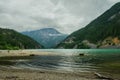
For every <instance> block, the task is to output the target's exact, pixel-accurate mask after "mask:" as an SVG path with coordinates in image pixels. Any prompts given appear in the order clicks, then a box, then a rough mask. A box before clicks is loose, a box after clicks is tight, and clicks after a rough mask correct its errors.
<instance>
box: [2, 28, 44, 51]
mask: <svg viewBox="0 0 120 80" xmlns="http://www.w3.org/2000/svg"><path fill="white" fill-rule="evenodd" d="M38 48H42V46H41V45H40V44H39V43H37V42H36V41H35V40H33V39H32V38H30V37H28V36H25V35H23V34H21V33H18V32H16V31H14V30H11V29H3V28H0V49H38Z"/></svg>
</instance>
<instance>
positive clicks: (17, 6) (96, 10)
mask: <svg viewBox="0 0 120 80" xmlns="http://www.w3.org/2000/svg"><path fill="white" fill-rule="evenodd" d="M118 1H120V0H0V26H1V27H6V28H12V29H15V30H17V31H27V30H36V29H41V28H47V27H52V28H55V29H58V30H60V31H61V32H63V33H72V32H73V31H75V30H78V29H80V28H82V27H85V25H87V24H88V23H89V22H90V21H92V20H93V19H95V18H96V17H98V16H99V15H100V14H102V13H103V12H104V11H106V10H107V9H109V8H110V7H111V6H112V5H113V4H115V3H116V2H118Z"/></svg>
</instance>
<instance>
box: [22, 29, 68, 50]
mask: <svg viewBox="0 0 120 80" xmlns="http://www.w3.org/2000/svg"><path fill="white" fill-rule="evenodd" d="M22 34H24V35H27V36H29V37H31V38H33V39H34V40H36V41H37V42H39V43H40V44H42V45H43V46H44V47H45V48H54V47H55V46H56V45H58V44H59V43H60V42H61V41H63V40H64V39H65V38H66V37H67V35H66V34H62V33H60V32H58V31H57V30H56V29H54V28H43V29H40V30H34V31H25V32H22Z"/></svg>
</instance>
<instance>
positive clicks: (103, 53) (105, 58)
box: [14, 49, 120, 73]
mask: <svg viewBox="0 0 120 80" xmlns="http://www.w3.org/2000/svg"><path fill="white" fill-rule="evenodd" d="M37 51H45V52H53V53H56V54H58V55H55V56H53V55H45V56H43V55H42V56H34V57H33V58H32V59H30V60H26V61H20V60H19V61H17V63H16V64H15V65H14V66H16V67H21V68H34V69H49V70H63V71H73V72H81V71H94V70H103V71H104V70H107V71H110V70H112V71H114V72H118V73H119V72H120V69H119V68H120V50H64V49H61V50H37ZM79 54H84V55H82V56H80V55H79Z"/></svg>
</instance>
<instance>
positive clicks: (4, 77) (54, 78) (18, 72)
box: [0, 67, 100, 80]
mask: <svg viewBox="0 0 120 80" xmlns="http://www.w3.org/2000/svg"><path fill="white" fill-rule="evenodd" d="M0 73H1V74H0V80H100V79H98V78H96V76H95V75H94V73H93V72H80V73H74V72H71V73H70V72H58V71H49V70H31V69H14V68H11V67H0Z"/></svg>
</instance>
